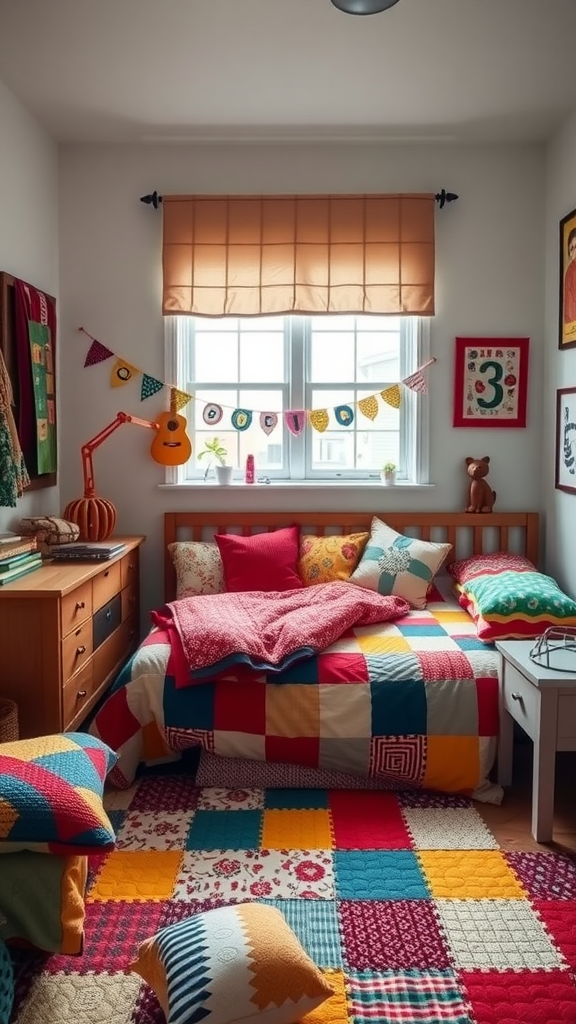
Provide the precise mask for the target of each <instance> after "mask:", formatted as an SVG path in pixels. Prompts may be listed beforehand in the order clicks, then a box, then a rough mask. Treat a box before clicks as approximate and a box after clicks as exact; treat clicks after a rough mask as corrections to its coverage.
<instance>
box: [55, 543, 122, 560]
mask: <svg viewBox="0 0 576 1024" xmlns="http://www.w3.org/2000/svg"><path fill="white" fill-rule="evenodd" d="M125 547H126V545H125V544H124V543H123V542H122V541H106V540H96V541H87V542H86V543H82V541H74V543H72V544H55V545H54V547H52V548H50V555H51V557H52V558H55V559H56V561H57V562H90V561H92V560H94V561H97V562H106V561H108V559H110V558H114V557H115V556H116V555H120V554H121V553H122V551H124V548H125Z"/></svg>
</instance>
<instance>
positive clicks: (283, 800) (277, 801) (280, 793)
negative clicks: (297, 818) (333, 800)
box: [264, 789, 328, 811]
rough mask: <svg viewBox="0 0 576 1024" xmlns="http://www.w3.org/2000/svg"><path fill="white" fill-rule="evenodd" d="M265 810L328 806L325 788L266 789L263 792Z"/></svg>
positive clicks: (308, 809) (301, 809)
mask: <svg viewBox="0 0 576 1024" xmlns="http://www.w3.org/2000/svg"><path fill="white" fill-rule="evenodd" d="M264 798H265V799H264V803H265V806H266V808H267V810H273V811H315V810H323V809H324V808H326V809H327V808H328V790H326V789H267V790H265V793H264Z"/></svg>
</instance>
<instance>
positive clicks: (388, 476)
mask: <svg viewBox="0 0 576 1024" xmlns="http://www.w3.org/2000/svg"><path fill="white" fill-rule="evenodd" d="M380 479H381V480H382V483H383V484H384V486H385V487H394V484H395V483H396V470H395V469H383V470H382V472H381V473H380Z"/></svg>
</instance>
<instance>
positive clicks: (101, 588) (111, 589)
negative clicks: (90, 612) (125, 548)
mask: <svg viewBox="0 0 576 1024" xmlns="http://www.w3.org/2000/svg"><path fill="white" fill-rule="evenodd" d="M121 589H122V588H121V586H120V562H114V564H113V565H109V566H108V567H107V568H106V569H103V570H102V572H100V573H98V575H97V576H95V577H94V579H93V580H92V603H93V607H94V608H95V609H96V608H101V607H102V605H104V604H108V602H109V601H111V600H112V598H113V597H114V596H115V594H119V593H120V590H121Z"/></svg>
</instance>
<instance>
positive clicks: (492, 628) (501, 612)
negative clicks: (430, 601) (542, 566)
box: [456, 570, 576, 641]
mask: <svg viewBox="0 0 576 1024" xmlns="http://www.w3.org/2000/svg"><path fill="white" fill-rule="evenodd" d="M456 591H457V592H458V594H459V597H458V600H459V602H460V605H461V607H462V608H464V609H465V610H466V611H467V612H468V614H469V615H470V616H471V617H472V618H473V619H474V622H475V623H476V629H477V635H478V638H479V639H480V640H485V641H492V640H521V639H527V638H530V637H536V636H540V634H541V633H544V631H545V630H546V629H549V628H550V627H552V626H576V601H573V600H572V598H571V597H568V595H567V594H565V593H564V592H563V591H562V590H561V589H560V587H559V586H558V584H557V583H556V581H555V580H553V579H552V577H551V576H545V575H544V574H543V573H540V572H536V571H533V572H529V571H523V572H517V571H516V570H505V571H504V572H499V573H497V574H493V573H485V574H483V575H480V576H473V578H472V579H469V580H468V581H467V582H466V583H458V584H456Z"/></svg>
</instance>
